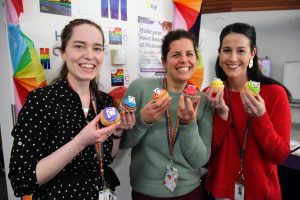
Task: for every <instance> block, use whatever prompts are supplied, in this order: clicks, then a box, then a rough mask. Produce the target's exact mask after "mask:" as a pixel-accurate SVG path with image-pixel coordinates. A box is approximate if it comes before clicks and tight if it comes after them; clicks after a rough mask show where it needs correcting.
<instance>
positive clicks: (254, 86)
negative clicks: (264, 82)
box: [244, 80, 260, 96]
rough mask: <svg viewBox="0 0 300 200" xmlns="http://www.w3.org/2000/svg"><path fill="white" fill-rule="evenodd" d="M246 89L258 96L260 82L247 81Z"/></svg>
mask: <svg viewBox="0 0 300 200" xmlns="http://www.w3.org/2000/svg"><path fill="white" fill-rule="evenodd" d="M244 89H245V90H246V91H249V92H250V93H251V94H252V95H253V96H257V95H258V94H259V92H260V82H256V81H251V80H250V81H247V82H246V83H245V86H244Z"/></svg>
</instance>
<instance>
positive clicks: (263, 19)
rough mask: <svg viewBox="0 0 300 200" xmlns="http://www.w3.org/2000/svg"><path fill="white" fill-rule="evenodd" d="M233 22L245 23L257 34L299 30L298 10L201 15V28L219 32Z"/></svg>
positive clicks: (299, 14)
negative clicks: (281, 30) (269, 31)
mask: <svg viewBox="0 0 300 200" xmlns="http://www.w3.org/2000/svg"><path fill="white" fill-rule="evenodd" d="M234 22H245V23H248V24H250V25H252V26H254V27H255V29H256V31H257V32H263V31H268V30H278V29H287V28H295V27H296V28H298V29H299V28H300V9H299V10H276V11H246V12H224V13H209V14H202V15H201V28H204V29H207V30H211V31H216V32H221V30H222V29H223V28H224V27H225V26H226V25H229V24H231V23H234Z"/></svg>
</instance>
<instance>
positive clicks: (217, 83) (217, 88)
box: [209, 78, 225, 93]
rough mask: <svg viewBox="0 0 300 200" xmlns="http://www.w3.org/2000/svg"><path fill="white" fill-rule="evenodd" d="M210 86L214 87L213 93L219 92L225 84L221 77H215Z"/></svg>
mask: <svg viewBox="0 0 300 200" xmlns="http://www.w3.org/2000/svg"><path fill="white" fill-rule="evenodd" d="M209 87H210V88H211V89H213V93H218V92H219V91H223V90H224V87H225V86H224V83H223V81H222V80H221V79H219V78H214V80H213V81H212V82H211V83H210V86H209Z"/></svg>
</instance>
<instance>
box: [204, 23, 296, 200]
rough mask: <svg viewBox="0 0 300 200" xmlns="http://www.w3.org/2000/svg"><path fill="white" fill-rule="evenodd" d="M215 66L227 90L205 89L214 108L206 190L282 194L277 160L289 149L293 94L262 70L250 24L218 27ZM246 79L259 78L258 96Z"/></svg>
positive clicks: (240, 195) (229, 194)
mask: <svg viewBox="0 0 300 200" xmlns="http://www.w3.org/2000/svg"><path fill="white" fill-rule="evenodd" d="M215 71H216V75H217V77H218V78H220V79H221V80H222V81H223V82H224V83H225V89H224V90H223V91H219V92H218V93H217V94H216V95H215V94H214V95H213V91H212V90H211V89H209V88H208V89H207V91H206V92H207V99H208V100H209V101H210V102H211V105H212V106H213V107H214V108H215V115H214V128H213V131H214V132H213V141H212V154H211V158H210V161H209V164H208V167H209V168H208V177H207V181H206V189H207V190H208V191H209V192H210V193H211V194H212V195H213V196H214V197H216V199H246V200H253V199H272V200H273V199H281V191H280V185H279V180H278V176H277V164H279V163H282V162H283V161H284V160H285V159H286V158H287V157H288V155H289V153H290V147H289V142H290V129H291V113H290V106H289V99H290V98H291V95H290V93H289V91H288V90H287V89H286V88H285V87H284V86H283V85H282V84H280V83H279V82H277V81H275V80H273V79H271V78H268V77H266V76H264V75H263V74H262V73H261V71H260V69H259V65H258V59H257V47H256V33H255V28H254V27H253V26H250V25H248V24H244V23H234V24H231V25H228V26H226V27H225V28H224V29H223V30H222V32H221V35H220V47H219V56H218V59H217V62H216V68H215ZM249 80H252V81H256V82H260V86H261V87H260V93H259V95H258V96H256V97H254V96H252V95H251V94H250V92H249V91H244V90H243V87H244V85H245V83H246V82H247V81H249Z"/></svg>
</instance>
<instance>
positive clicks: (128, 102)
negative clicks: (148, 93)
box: [119, 96, 136, 112]
mask: <svg viewBox="0 0 300 200" xmlns="http://www.w3.org/2000/svg"><path fill="white" fill-rule="evenodd" d="M135 109H136V103H135V98H134V97H132V96H128V97H127V98H125V99H123V101H121V103H120V106H119V110H120V111H125V112H133V111H135Z"/></svg>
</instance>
